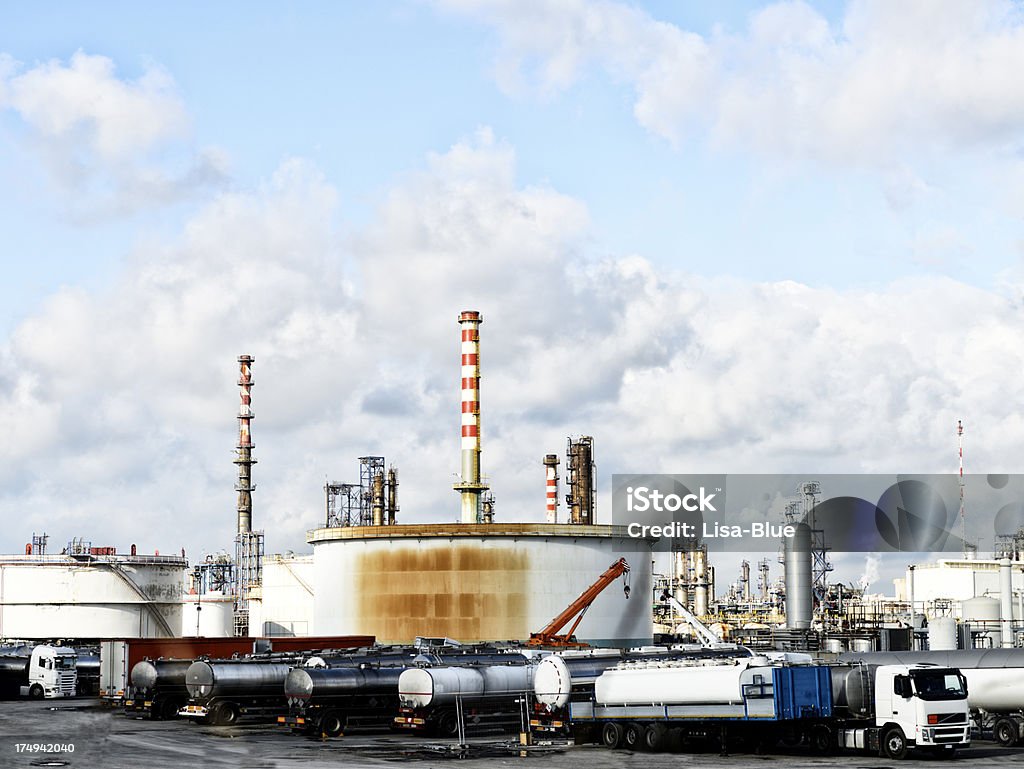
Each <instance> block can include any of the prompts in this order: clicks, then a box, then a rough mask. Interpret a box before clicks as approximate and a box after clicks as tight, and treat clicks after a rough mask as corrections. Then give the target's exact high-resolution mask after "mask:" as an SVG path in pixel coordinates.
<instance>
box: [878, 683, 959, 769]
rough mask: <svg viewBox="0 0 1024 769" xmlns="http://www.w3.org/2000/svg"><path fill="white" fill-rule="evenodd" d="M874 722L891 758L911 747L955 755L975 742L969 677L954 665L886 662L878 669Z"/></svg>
mask: <svg viewBox="0 0 1024 769" xmlns="http://www.w3.org/2000/svg"><path fill="white" fill-rule="evenodd" d="M875 726H876V727H878V728H879V740H880V748H881V751H882V753H883V754H885V755H886V756H888V757H889V758H903V757H904V756H905V755H906V753H907V751H908V750H912V749H919V750H920V749H928V750H930V752H932V753H935V754H937V755H947V756H948V755H952V754H953V753H955V752H956V750H957V749H958V748H962V747H967V746H969V745H970V744H971V727H970V721H969V708H968V706H967V680H966V679H965V678H964V675H963V673H961V672H960V671H959V670H956V669H955V668H944V667H938V666H935V665H882V666H880V667H879V668H878V670H877V672H876V675H875Z"/></svg>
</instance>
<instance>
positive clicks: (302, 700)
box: [277, 645, 538, 737]
mask: <svg viewBox="0 0 1024 769" xmlns="http://www.w3.org/2000/svg"><path fill="white" fill-rule="evenodd" d="M536 656H538V652H535V651H533V650H522V651H516V650H508V649H501V648H498V647H495V646H489V645H476V646H469V647H464V648H462V647H444V648H440V649H434V650H432V651H428V652H424V651H422V650H420V649H416V648H413V647H409V648H406V649H397V650H396V649H387V650H384V651H383V652H382V653H380V654H374V653H359V654H353V655H348V654H346V655H339V656H332V657H312V658H310V659H308V660H306V662H305V664H304V665H303V667H302V668H296V669H294V670H292V672H291V673H289V676H288V678H287V679H286V680H285V695H286V697H287V699H288V715H282V716H278V719H277V722H278V723H279V724H282V725H285V726H288V727H290V728H291V729H292V731H294V732H299V733H314V734H320V735H324V736H328V737H335V736H337V735H339V734H341V733H342V732H343V731H345V730H346V729H347V728H350V727H355V726H368V725H374V724H389V725H391V726H394V717H395V714H396V712H397V711H398V678H399V676H400V675H401V672H402V670H404V669H406V668H412V667H429V666H433V665H445V664H459V665H462V664H469V663H473V664H515V665H524V664H526V662H527V661H528V660H529V659H532V658H534V657H536ZM310 668H314V669H315V668H320V669H322V670H321V673H322V674H315V673H312V672H310ZM386 669H389V670H386ZM327 671H330V672H327Z"/></svg>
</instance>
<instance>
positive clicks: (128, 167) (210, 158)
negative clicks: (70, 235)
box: [0, 51, 226, 215]
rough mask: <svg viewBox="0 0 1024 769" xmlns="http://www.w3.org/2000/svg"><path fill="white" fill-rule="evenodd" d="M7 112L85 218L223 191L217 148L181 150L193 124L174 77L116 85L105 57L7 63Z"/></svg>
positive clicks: (2, 63) (157, 74)
mask: <svg viewBox="0 0 1024 769" xmlns="http://www.w3.org/2000/svg"><path fill="white" fill-rule="evenodd" d="M0 107H3V108H6V109H9V110H12V111H14V112H15V113H16V114H17V115H18V116H19V117H20V119H21V121H22V123H23V125H24V126H25V128H26V129H27V137H26V141H27V142H28V143H29V144H30V145H32V146H34V147H35V148H36V149H37V150H38V151H39V153H40V156H41V157H42V159H43V161H44V163H45V165H46V168H47V170H48V171H49V172H50V173H51V174H52V176H53V178H54V179H55V180H56V181H57V182H58V184H60V185H61V186H62V187H63V188H64V189H65V190H66V191H68V192H69V193H72V194H73V195H74V196H75V198H76V199H78V200H79V201H80V196H81V194H82V193H83V192H88V193H91V194H93V195H96V196H97V197H98V201H93V200H91V201H88V203H87V204H85V205H84V206H83V205H82V204H81V203H80V202H79V203H78V204H77V205H76V207H75V208H76V213H77V214H78V215H97V214H107V213H112V212H121V211H130V210H134V209H136V208H139V207H144V206H146V205H150V204H154V203H155V204H160V203H165V202H168V201H172V200H176V199H180V198H181V197H182V196H184V195H186V194H188V192H189V191H191V190H194V189H196V188H200V187H205V186H209V185H211V184H219V183H221V182H222V181H223V180H224V178H225V174H226V159H225V157H224V156H223V153H221V152H219V151H217V150H214V149H205V150H199V151H190V150H187V149H186V150H185V151H184V152H183V151H182V150H181V147H180V146H179V145H181V143H182V142H184V141H185V140H187V138H188V134H189V129H190V125H189V124H190V120H189V115H188V112H187V110H186V109H185V105H184V102H183V101H182V99H181V96H180V95H179V94H178V92H177V88H176V85H175V83H174V80H173V78H171V76H170V75H169V74H168V73H167V72H165V71H164V70H162V69H160V68H159V67H156V66H148V67H147V68H146V69H145V71H144V72H143V73H142V75H140V76H139V77H138V78H136V79H134V80H128V79H123V78H121V77H119V76H118V74H117V72H116V70H115V67H114V63H113V61H112V60H110V59H109V58H107V57H105V56H98V55H90V54H87V53H84V52H82V51H78V52H77V53H75V54H74V55H72V56H71V58H70V60H69V61H68V62H67V63H64V62H62V61H58V60H51V61H47V62H44V63H41V64H38V65H37V66H35V67H32V68H28V69H26V68H25V67H24V66H23V65H21V64H20V63H18V62H15V61H14V60H13V59H12V58H11V57H10V56H5V57H4V58H3V59H2V60H0Z"/></svg>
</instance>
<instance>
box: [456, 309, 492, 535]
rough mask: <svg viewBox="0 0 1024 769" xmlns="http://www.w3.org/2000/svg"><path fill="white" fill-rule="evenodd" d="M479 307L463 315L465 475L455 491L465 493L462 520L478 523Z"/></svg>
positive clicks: (480, 486)
mask: <svg viewBox="0 0 1024 769" xmlns="http://www.w3.org/2000/svg"><path fill="white" fill-rule="evenodd" d="M483 322H484V319H483V318H482V317H481V315H480V313H479V312H477V311H476V310H464V311H463V312H461V313H460V314H459V326H460V327H461V329H462V478H461V480H460V481H459V482H458V483H456V484H455V490H456V491H457V492H459V493H460V494H461V495H462V522H463V523H478V522H480V520H481V517H480V495H481V493H482V492H484V491H486V490H487V488H488V487H487V485H486V484H484V483H481V480H480V324H481V323H483Z"/></svg>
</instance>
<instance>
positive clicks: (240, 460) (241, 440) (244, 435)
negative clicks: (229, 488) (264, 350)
mask: <svg viewBox="0 0 1024 769" xmlns="http://www.w3.org/2000/svg"><path fill="white" fill-rule="evenodd" d="M253 360H255V359H254V358H253V357H252V356H251V355H239V356H238V366H239V375H238V387H239V388H240V396H241V399H242V404H241V406H240V407H239V409H238V456H237V457H236V458H235V464H236V465H238V483H236V484H235V491H237V492H238V533H239V534H245V533H247V532H250V531H252V490H253V489H254V488H255V486H253V485H252V466H253V465H254V464H256V460H255V459H253V458H252V450H253V443H252V434H251V433H250V431H249V423H250V422H251V421H252V418H253V413H252V406H251V404H252V385H253V381H252V362H253Z"/></svg>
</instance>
